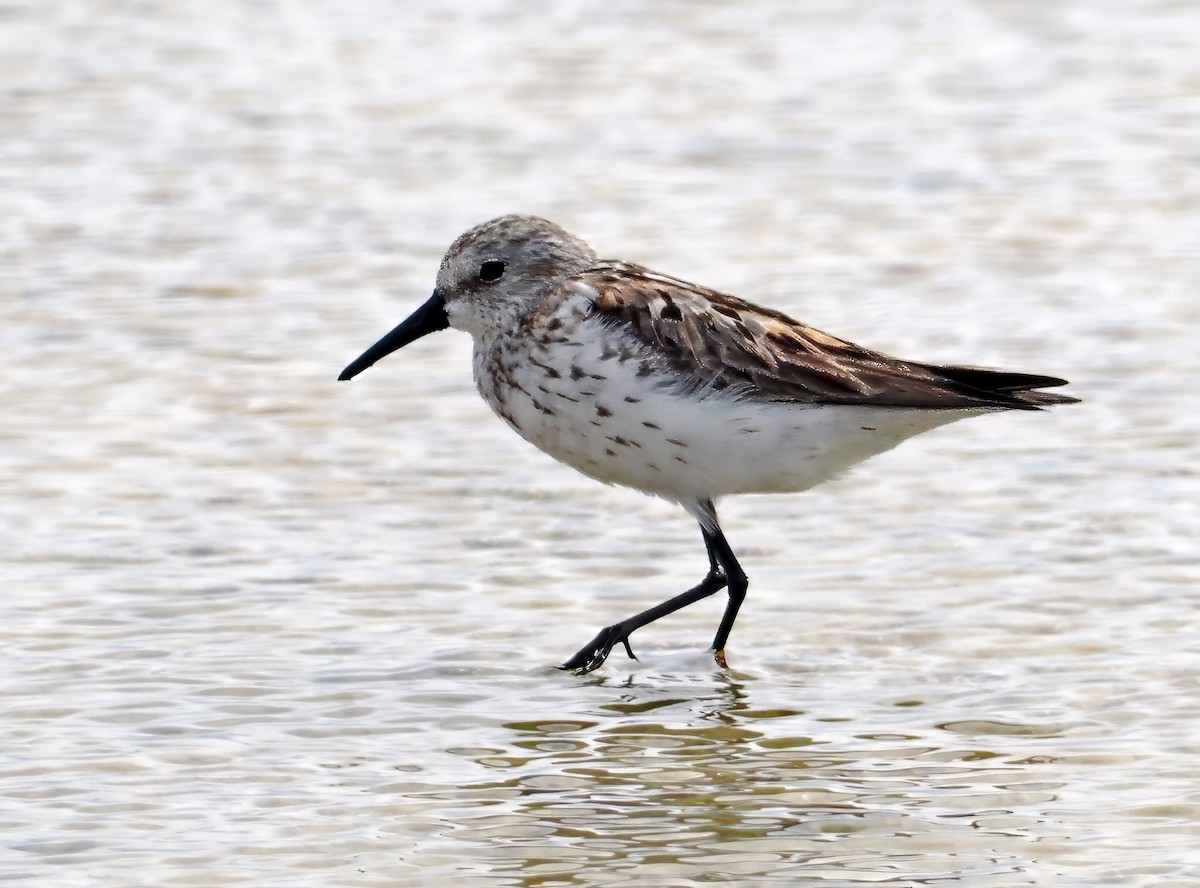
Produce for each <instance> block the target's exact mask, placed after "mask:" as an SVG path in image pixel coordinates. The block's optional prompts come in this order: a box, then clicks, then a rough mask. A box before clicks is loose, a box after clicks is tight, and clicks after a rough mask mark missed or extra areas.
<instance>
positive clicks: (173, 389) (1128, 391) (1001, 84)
mask: <svg viewBox="0 0 1200 888" xmlns="http://www.w3.org/2000/svg"><path fill="white" fill-rule="evenodd" d="M1198 29H1200V13H1198V12H1197V10H1196V7H1195V6H1194V5H1193V4H1189V3H1179V2H1161V3H1150V2H1147V3H1132V2H1131V3H1123V4H1114V5H1111V6H1103V7H1101V6H1099V5H1096V4H1092V3H1086V2H1082V0H1079V2H1064V3H1056V4H1046V3H1034V2H1021V0H1014V2H1000V0H995V2H982V0H980V2H949V0H946V2H937V0H931V2H929V3H925V4H918V5H916V6H909V5H903V4H871V3H865V2H850V0H847V2H843V3H823V4H819V5H811V6H801V7H798V6H797V5H796V4H791V3H784V2H768V0H751V2H743V3H739V4H736V5H730V6H728V7H726V6H723V5H717V4H711V5H710V4H687V3H659V4H641V3H634V2H628V3H615V4H599V3H579V4H549V3H546V4H527V5H525V6H524V7H517V6H510V5H507V4H499V3H493V4H465V3H463V4H453V3H451V4H447V3H442V2H439V3H413V4H389V3H384V2H378V0H365V2H359V3H355V4H347V5H337V4H333V3H323V2H320V0H311V2H310V0H291V2H283V0H280V2H263V3H254V4H249V3H234V2H221V0H216V2H211V0H210V2H208V3H204V4H200V3H187V2H166V0H159V2H154V0H147V2H141V3H136V4H133V3H119V2H115V0H109V2H104V0H97V2H91V3H55V4H51V3H39V2H33V0H29V2H26V3H21V2H16V3H13V2H10V3H7V4H4V5H3V6H0V61H3V63H4V70H5V72H6V76H5V78H4V79H3V81H2V82H0V98H2V101H0V207H2V210H3V211H2V212H0V342H2V343H3V346H4V354H5V355H6V361H5V370H4V373H3V374H2V375H0V404H2V406H3V409H4V416H5V417H6V421H5V422H4V423H3V425H0V516H2V517H3V522H2V523H0V576H2V577H3V580H4V582H3V589H4V594H3V598H2V604H0V607H2V608H3V611H2V613H0V649H2V651H3V653H2V654H0V658H2V660H0V662H2V667H0V668H2V670H3V672H2V674H3V675H4V679H5V680H4V682H3V684H2V685H0V707H2V711H3V721H2V722H0V725H2V726H3V736H4V744H3V749H2V750H0V825H2V828H3V833H2V838H0V879H3V880H4V881H6V882H9V883H21V882H28V883H31V884H54V885H117V884H139V885H205V886H207V885H235V884H247V885H268V884H269V885H316V884H321V885H324V884H329V885H345V884H414V885H416V884H421V885H431V884H445V883H448V882H449V880H450V879H451V878H453V879H454V884H456V885H462V886H467V885H514V886H554V885H585V884H586V885H614V886H615V885H626V884H628V885H638V886H645V885H664V886H683V885H698V884H706V883H723V884H734V885H759V884H783V885H795V884H821V885H830V886H836V885H863V884H878V883H886V884H892V885H909V886H912V885H926V884H927V885H934V884H936V885H962V886H1001V885H1002V886H1010V885H1026V884H1030V885H1054V886H1096V885H1146V886H1150V885H1153V886H1185V885H1187V886H1190V885H1194V884H1196V883H1197V881H1198V880H1200V851H1198V850H1197V849H1200V740H1198V739H1197V735H1198V731H1197V715H1196V713H1197V712H1200V677H1198V676H1200V633H1198V631H1197V617H1198V605H1197V601H1198V599H1197V586H1198V581H1200V551H1198V546H1197V540H1198V538H1200V535H1198V531H1200V518H1198V515H1197V509H1198V507H1197V505H1196V503H1197V502H1200V481H1198V479H1197V465H1198V462H1197V460H1198V457H1200V444H1198V441H1200V410H1197V402H1196V395H1195V379H1196V378H1197V376H1198V375H1200V351H1198V349H1197V346H1196V342H1197V338H1196V330H1197V322H1198V321H1200V261H1198V259H1200V249H1198V248H1197V244H1200V221H1198V220H1200V215H1198V214H1197V212H1196V207H1197V205H1198V203H1197V201H1198V200H1200V153H1198V149H1197V145H1200V57H1198V56H1197V54H1196V52H1195V46H1194V44H1195V40H1194V38H1195V34H1196V33H1198ZM510 211H527V212H539V213H542V214H544V215H547V216H549V217H551V218H554V219H555V220H557V221H559V222H561V223H562V224H564V225H566V226H567V227H569V228H571V229H573V230H576V231H578V232H579V233H581V234H582V235H584V236H585V237H587V238H588V239H589V240H590V241H591V242H592V243H594V244H595V245H597V246H598V247H599V248H600V249H601V251H602V252H604V253H608V254H610V255H619V256H623V257H625V258H630V259H634V260H637V261H642V262H645V263H647V264H651V265H653V266H655V267H658V268H661V269H662V270H664V271H667V272H672V273H675V274H677V275H680V276H683V277H687V278H691V279H695V280H700V281H704V282H706V283H709V284H712V285H715V286H719V287H722V288H725V289H728V290H732V291H734V292H737V293H740V294H742V295H745V296H747V297H750V298H753V299H756V300H758V301H762V302H766V303H768V304H771V305H774V306H777V307H779V308H782V309H784V310H787V311H789V312H791V313H793V314H795V315H797V316H799V317H802V318H803V319H805V320H807V321H809V322H811V323H814V324H817V325H819V326H821V327H824V328H826V329H829V330H830V331H831V332H834V333H837V334H840V335H843V336H847V337H850V338H852V339H856V340H859V341H863V342H865V343H867V344H870V345H873V346H876V347H879V348H883V349H886V350H891V351H896V352H901V353H903V354H906V355H911V356H913V357H917V358H922V359H925V360H945V361H971V362H974V363H980V364H985V365H998V366H1005V367H1011V368H1012V369H1018V370H1028V371H1032V372H1047V373H1055V374H1062V375H1064V376H1066V377H1069V378H1070V379H1071V380H1072V382H1073V386H1072V391H1073V392H1074V393H1076V394H1078V395H1080V396H1081V397H1083V398H1085V399H1086V401H1085V403H1084V404H1081V405H1078V406H1075V407H1070V408H1064V409H1061V410H1055V411H1052V412H1047V413H1042V414H1033V415H1005V416H993V417H985V418H982V419H977V420H972V421H969V422H964V423H960V424H957V425H955V426H952V427H948V428H945V429H942V430H939V431H937V432H934V433H932V434H930V435H928V436H926V437H923V438H921V439H919V440H917V441H913V442H910V443H908V444H906V445H904V446H903V447H902V448H900V449H899V450H897V451H895V452H893V453H890V454H887V455H885V456H883V457H881V458H879V459H877V460H876V461H874V462H872V463H871V464H868V465H866V466H864V467H861V468H860V469H859V470H857V471H856V472H855V473H853V474H852V475H850V476H849V477H847V478H845V479H842V480H840V481H838V482H836V483H833V484H829V485H827V486H825V487H824V488H821V489H818V490H816V491H812V492H810V493H808V494H805V495H802V496H792V497H762V498H745V499H740V500H732V501H729V502H728V503H726V504H724V507H723V510H722V512H723V517H724V524H725V528H726V531H727V533H728V535H729V537H730V540H731V542H732V543H733V545H734V547H735V548H736V549H737V551H738V552H739V554H740V555H741V557H742V562H743V564H744V566H745V567H746V569H747V570H748V572H749V574H750V577H751V590H750V596H749V599H748V601H747V604H746V606H745V608H744V609H743V611H742V614H743V615H742V617H741V618H740V619H739V622H738V626H737V628H736V630H735V632H734V634H733V638H732V641H731V644H730V648H729V655H730V661H731V668H730V669H729V670H728V671H724V670H720V669H717V668H716V667H715V666H714V665H713V664H712V662H711V661H710V660H709V659H708V658H707V657H705V655H704V654H703V649H704V647H705V646H706V645H707V643H708V641H709V639H710V638H711V635H712V632H713V629H714V627H715V624H716V621H717V619H718V616H719V612H720V607H721V602H719V601H716V600H714V601H711V602H705V603H703V604H699V605H696V606H695V607H693V608H690V609H688V610H686V611H683V612H681V613H679V614H676V615H674V616H672V617H670V618H668V619H666V620H664V621H662V622H660V623H658V624H655V625H654V626H652V627H648V628H646V629H644V630H642V631H641V632H639V633H638V635H637V636H636V637H635V639H634V640H635V649H636V650H637V651H638V653H639V656H640V657H641V661H640V662H636V663H635V662H632V661H629V660H626V659H625V658H624V657H623V656H620V655H614V657H613V658H612V660H611V661H610V663H609V664H608V665H607V666H606V667H605V668H604V670H602V671H601V672H598V673H595V674H593V675H592V676H589V677H587V678H583V679H580V678H573V677H571V676H569V675H565V674H563V673H560V672H557V671H556V670H554V669H553V668H552V667H553V665H554V664H556V663H558V662H561V660H562V659H564V658H565V657H566V656H568V655H569V654H571V653H572V652H574V650H575V649H576V648H578V647H579V646H580V645H581V644H583V643H584V642H585V641H587V640H588V639H589V638H591V636H592V635H593V634H594V633H595V631H596V630H597V629H599V628H600V627H601V626H602V625H605V624H607V623H609V622H612V621H613V620H614V619H617V618H620V617H624V616H628V615H629V614H631V613H633V612H635V611H638V610H640V609H642V608H643V607H646V606H648V605H650V604H652V603H655V602H657V601H660V600H662V599H665V598H667V597H668V596H670V595H672V594H675V593H676V592H678V591H681V590H682V589H683V588H685V587H687V586H689V585H691V584H692V583H694V582H695V581H696V580H698V579H699V577H700V576H701V574H702V573H703V571H704V568H705V559H704V554H703V548H702V546H701V544H700V540H699V536H698V534H697V533H696V530H695V528H694V526H693V524H692V522H691V520H690V519H688V518H687V517H686V516H685V515H684V514H683V513H682V512H681V511H679V510H677V509H674V508H673V507H670V506H668V505H666V504H664V503H661V502H658V501H654V500H649V499H645V498H642V497H640V496H638V495H637V494H634V493H631V492H629V491H622V490H617V489H611V488H604V487H602V486H599V485H596V484H594V483H593V482H590V481H588V480H587V479H584V478H582V477H580V476H576V475H574V474H572V473H571V472H570V471H569V470H567V469H565V468H563V467H561V466H558V465H556V464H554V463H552V462H551V461H550V460H549V459H547V458H546V457H544V456H542V455H541V454H539V453H537V452H536V451H534V450H533V449H532V448H531V447H529V446H527V445H525V444H524V443H523V442H521V441H520V440H518V439H517V438H516V437H515V436H513V435H512V434H511V433H510V432H508V431H507V430H506V429H505V428H504V427H503V425H502V424H501V423H500V422H499V421H497V420H495V419H494V418H493V417H491V416H490V415H489V414H488V411H487V408H486V407H485V406H484V405H483V403H482V402H481V401H480V400H479V399H478V397H477V396H476V395H475V393H474V391H473V389H472V386H471V383H470V379H469V376H470V369H469V342H467V341H466V339H465V337H460V336H455V335H451V334H450V333H447V334H443V335H441V336H437V337H431V338H429V339H428V340H424V341H422V342H421V343H419V344H417V345H414V346H412V347H410V348H409V349H406V350H405V351H404V352H402V353H400V354H398V355H395V356H393V357H392V358H390V359H389V360H388V361H387V362H385V363H383V364H381V365H379V366H378V367H377V368H375V369H373V370H372V371H370V372H369V373H368V374H366V375H364V376H363V377H362V378H361V379H360V380H356V381H355V382H354V383H353V384H352V385H345V384H338V383H336V382H335V381H334V377H335V376H336V374H337V372H338V371H339V370H340V369H341V367H342V366H344V364H345V363H346V362H347V361H348V360H349V359H350V358H352V357H354V356H355V355H356V354H358V352H359V351H360V350H361V349H362V348H363V347H365V346H366V345H367V344H369V343H370V342H372V341H374V339H375V338H376V337H377V336H378V335H379V334H381V333H382V332H384V331H385V330H386V329H388V328H389V327H390V326H391V325H392V324H393V323H394V322H396V321H397V320H399V319H400V318H401V317H402V316H403V315H404V314H405V313H406V312H407V311H408V310H409V309H410V308H411V307H413V306H415V305H416V304H418V303H419V302H420V301H421V300H423V299H424V297H425V296H426V295H427V292H428V289H429V287H430V286H431V283H432V280H433V275H434V271H435V269H436V263H437V260H438V258H439V256H440V254H441V252H442V250H443V249H444V248H445V246H446V245H447V244H448V243H449V241H450V240H451V239H452V238H453V237H454V236H455V235H457V234H458V233H459V232H460V231H461V230H462V229H464V228H466V227H468V226H469V225H471V224H474V223H476V222H478V221H481V220H483V219H485V218H488V217H489V216H491V215H495V214H497V213H500V212H510Z"/></svg>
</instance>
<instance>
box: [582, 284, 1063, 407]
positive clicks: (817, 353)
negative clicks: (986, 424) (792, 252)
mask: <svg viewBox="0 0 1200 888" xmlns="http://www.w3.org/2000/svg"><path fill="white" fill-rule="evenodd" d="M571 283H572V284H574V285H576V288H578V289H577V292H578V290H579V289H582V290H583V291H584V292H587V293H588V294H589V296H591V294H592V293H593V292H594V294H595V295H594V296H591V299H592V303H593V305H594V306H595V309H596V311H597V312H599V313H600V315H601V316H602V317H604V318H605V319H607V320H609V321H610V322H612V323H615V324H621V325H624V327H625V328H626V329H627V330H628V331H629V332H630V333H631V334H632V335H633V336H634V337H636V338H637V339H640V340H641V341H642V342H643V343H644V344H646V345H647V346H649V347H651V348H653V349H654V350H655V351H656V352H658V353H660V354H662V355H663V358H664V361H666V362H667V364H668V366H670V367H671V368H672V369H674V370H675V371H677V372H680V373H682V374H683V375H684V376H685V377H687V378H688V379H691V380H693V381H694V382H695V383H696V384H697V385H702V386H707V385H712V386H714V387H717V388H725V387H728V386H731V385H738V386H743V387H748V388H749V390H750V391H752V392H753V393H754V394H756V395H758V396H760V397H765V398H769V399H772V400H779V401H794V402H799V403H812V404H858V405H874V406H880V407H923V408H938V409H971V408H989V407H1009V408H1017V409H1024V410H1036V409H1037V408H1038V407H1039V406H1043V405H1047V404H1065V403H1070V402H1072V401H1076V400H1078V399H1077V398H1072V397H1070V396H1067V395H1059V394H1053V393H1047V392H1039V391H1034V389H1039V388H1044V387H1050V386H1057V385H1065V384H1066V380H1063V379H1058V378H1056V377H1053V376H1035V375H1031V374H1024V373H1006V372H1003V371H995V370H984V369H980V368H975V367H940V366H937V365H933V364H921V363H916V362H912V361H903V360H900V359H898V358H893V357H889V356H888V355H884V354H882V353H880V352H876V351H871V350H870V349H866V348H863V347H861V346H858V345H855V344H854V343H852V342H847V341H846V340H844V339H838V338H837V337H834V336H830V335H829V334H828V333H823V332H822V331H820V330H817V329H816V328H815V327H809V326H807V325H806V324H802V323H800V322H799V321H796V320H793V319H792V318H789V317H788V316H787V315H785V314H783V313H782V312H778V311H775V310H773V309H769V308H763V307H761V306H757V305H753V304H751V303H749V302H746V301H745V300H743V299H738V298H737V297H736V296H730V295H729V294H727V293H721V292H718V291H716V290H710V289H708V288H706V287H700V286H697V285H696V284H690V283H688V282H686V281H681V280H677V279H676V278H672V277H668V276H666V275H662V274H659V273H657V272H653V271H650V270H649V269H647V268H643V267H642V266H640V265H633V264H630V263H624V262H609V261H605V262H601V263H599V264H597V265H596V266H594V267H593V268H591V269H588V270H587V271H585V272H583V273H582V274H580V275H578V276H577V277H575V278H574V279H572V281H571ZM580 285H582V286H580Z"/></svg>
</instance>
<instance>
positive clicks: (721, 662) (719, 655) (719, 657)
mask: <svg viewBox="0 0 1200 888" xmlns="http://www.w3.org/2000/svg"><path fill="white" fill-rule="evenodd" d="M713 659H714V660H716V661H717V665H718V666H720V667H721V668H722V669H728V668H729V664H728V663H727V662H725V648H721V649H720V650H719V651H713Z"/></svg>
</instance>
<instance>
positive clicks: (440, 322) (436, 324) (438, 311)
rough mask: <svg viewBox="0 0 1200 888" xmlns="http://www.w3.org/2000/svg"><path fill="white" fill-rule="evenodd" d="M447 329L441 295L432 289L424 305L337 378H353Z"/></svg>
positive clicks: (351, 363) (448, 324) (447, 320)
mask: <svg viewBox="0 0 1200 888" xmlns="http://www.w3.org/2000/svg"><path fill="white" fill-rule="evenodd" d="M449 326H450V321H449V319H448V318H447V317H446V303H445V302H444V301H443V300H442V296H441V294H440V293H438V291H437V290H434V291H433V295H432V296H430V297H429V301H428V302H426V303H425V304H424V305H422V306H421V307H420V308H418V309H417V310H416V311H414V312H413V313H412V314H411V315H409V316H408V318H407V319H406V320H404V321H402V322H401V323H400V324H399V325H398V326H397V327H396V329H394V330H393V331H392V332H391V333H388V334H387V335H386V336H384V337H383V338H382V339H380V340H379V341H378V342H377V343H375V344H374V345H373V346H371V347H370V348H369V349H367V350H366V351H365V352H363V353H362V354H361V355H359V356H358V357H357V358H355V359H354V360H353V361H351V362H350V364H349V365H348V366H347V367H346V369H345V370H343V371H342V374H341V375H340V376H339V377H338V379H339V380H346V379H353V378H354V377H356V376H358V374H360V373H362V372H363V371H364V370H366V369H367V368H368V367H370V366H371V365H372V364H374V363H375V362H376V361H379V360H381V359H383V358H385V357H387V356H388V355H390V354H391V353H392V352H394V351H396V349H399V348H404V346H406V345H408V344H409V343H410V342H414V341H415V340H417V339H420V338H421V337H422V336H426V335H428V334H430V333H436V332H437V331H438V330H445V329H446V328H447V327H449Z"/></svg>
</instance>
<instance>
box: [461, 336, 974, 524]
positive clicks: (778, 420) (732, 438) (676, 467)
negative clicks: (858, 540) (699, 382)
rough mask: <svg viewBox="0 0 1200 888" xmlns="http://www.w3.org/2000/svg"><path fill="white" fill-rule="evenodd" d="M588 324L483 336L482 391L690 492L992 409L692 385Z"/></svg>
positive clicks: (870, 449)
mask: <svg viewBox="0 0 1200 888" xmlns="http://www.w3.org/2000/svg"><path fill="white" fill-rule="evenodd" d="M583 326H586V329H584V330H575V331H574V332H575V334H576V336H575V337H573V338H572V337H565V339H566V341H565V342H563V341H555V342H554V343H553V344H546V343H542V344H537V343H532V342H527V341H521V342H507V343H500V344H498V345H497V344H496V343H492V344H482V343H478V342H477V344H476V354H475V377H476V384H477V386H478V387H479V391H480V393H481V394H482V395H483V397H484V399H485V400H486V401H487V402H488V403H489V404H490V405H491V406H492V408H493V409H494V410H495V411H496V412H497V413H498V414H499V415H500V416H501V417H503V418H504V419H505V421H507V422H508V423H509V424H510V425H511V426H512V427H513V428H514V429H515V430H516V431H517V432H518V433H519V434H520V435H521V436H522V437H524V438H525V439H526V440H527V441H529V442H530V443H532V444H534V445H535V446H537V447H538V448H540V449H542V450H544V451H545V452H546V453H548V454H550V455H551V456H553V457H554V458H555V459H557V460H559V461H561V462H564V463H566V464H567V465H569V466H572V467H574V468H576V469H578V470H579V471H580V472H583V473H584V474H585V475H588V476H590V477H592V478H595V479H597V480H599V481H604V482H606V483H610V484H621V485H624V486H626V487H633V488H635V489H637V490H641V491H644V492H646V493H650V494H654V495H657V496H661V497H664V498H666V499H670V500H675V501H679V502H686V501H691V500H703V499H711V498H715V497H719V496H722V495H726V494H735V493H783V492H793V491H800V490H806V489H808V488H810V487H813V486H815V485H817V484H820V483H821V482H823V481H827V480H829V479H830V478H832V477H833V476H835V475H837V474H839V473H841V472H843V471H845V470H846V469H848V468H850V467H851V466H853V465H855V464H856V463H859V462H862V461H863V460H865V459H868V458H869V457H871V456H874V455H875V454H877V453H882V452H883V451H885V450H890V449H891V448H892V447H895V446H896V445H897V444H899V443H900V442H901V441H903V440H905V439H906V438H910V437H912V436H913V435H916V434H919V433H921V432H924V431H928V430H929V429H932V428H936V427H937V426H939V425H944V424H946V423H948V422H953V421H954V420H957V419H961V418H963V417H966V416H973V415H977V414H979V413H982V412H985V411H981V410H921V409H914V408H905V407H847V406H833V405H814V404H795V403H785V402H771V401H760V400H751V399H748V398H739V397H737V395H736V393H734V392H733V391H732V390H731V389H727V390H725V391H721V392H713V391H709V392H697V393H685V392H681V391H680V386H679V385H678V384H672V383H673V382H675V381H673V380H670V379H665V378H664V376H663V375H662V373H661V372H655V373H650V372H647V370H648V364H647V363H646V362H647V358H648V355H649V353H648V352H647V351H646V350H645V349H643V348H640V347H636V348H635V347H632V346H631V344H630V342H629V341H628V340H627V339H625V338H623V337H620V336H619V334H618V333H616V332H614V331H610V330H607V329H603V328H600V326H599V325H581V327H583ZM598 331H600V332H602V333H603V335H595V334H596V333H597V332H598ZM584 332H586V333H588V334H589V335H586V336H585V335H582V333H584ZM563 338H564V337H559V339H563ZM497 349H499V351H497ZM597 377H602V378H597ZM514 383H515V384H514Z"/></svg>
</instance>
